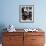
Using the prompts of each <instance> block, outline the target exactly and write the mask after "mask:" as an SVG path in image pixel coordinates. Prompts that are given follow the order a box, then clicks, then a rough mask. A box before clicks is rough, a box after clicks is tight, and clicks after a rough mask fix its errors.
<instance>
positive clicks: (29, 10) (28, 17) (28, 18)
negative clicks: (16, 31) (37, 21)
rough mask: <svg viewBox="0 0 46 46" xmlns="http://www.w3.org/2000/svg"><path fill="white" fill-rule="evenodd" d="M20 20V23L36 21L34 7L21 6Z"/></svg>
mask: <svg viewBox="0 0 46 46" xmlns="http://www.w3.org/2000/svg"><path fill="white" fill-rule="evenodd" d="M19 15H20V16H19V20H20V22H33V21H34V5H20V6H19Z"/></svg>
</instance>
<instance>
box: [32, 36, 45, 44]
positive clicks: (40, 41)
mask: <svg viewBox="0 0 46 46" xmlns="http://www.w3.org/2000/svg"><path fill="white" fill-rule="evenodd" d="M32 43H33V44H43V43H44V36H32Z"/></svg>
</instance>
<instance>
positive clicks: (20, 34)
mask: <svg viewBox="0 0 46 46" xmlns="http://www.w3.org/2000/svg"><path fill="white" fill-rule="evenodd" d="M3 35H4V36H23V32H4V33H3Z"/></svg>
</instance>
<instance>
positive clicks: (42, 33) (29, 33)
mask: <svg viewBox="0 0 46 46" xmlns="http://www.w3.org/2000/svg"><path fill="white" fill-rule="evenodd" d="M31 35H32V36H33V35H34V36H41V35H43V36H44V35H45V33H44V32H25V33H24V36H31Z"/></svg>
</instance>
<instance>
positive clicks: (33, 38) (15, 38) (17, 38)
mask: <svg viewBox="0 0 46 46" xmlns="http://www.w3.org/2000/svg"><path fill="white" fill-rule="evenodd" d="M44 34H45V33H44V32H3V42H2V45H3V46H44V41H45V40H44V39H45V37H44V36H45V35H44Z"/></svg>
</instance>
